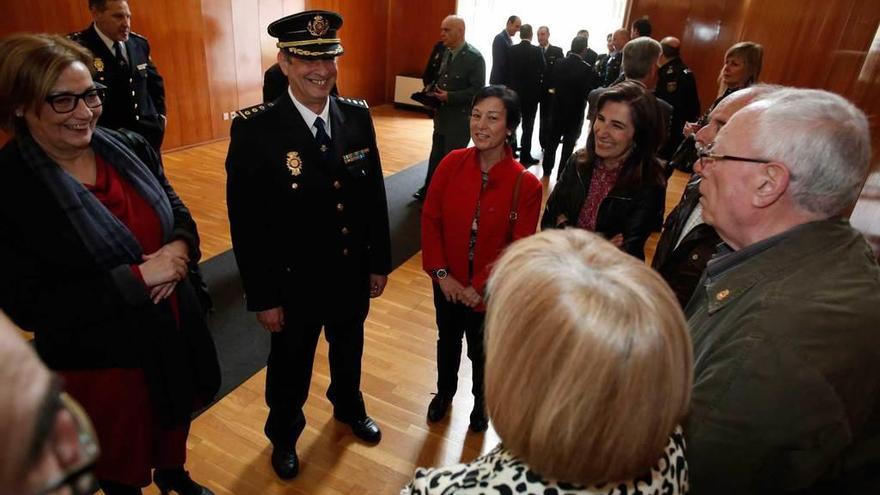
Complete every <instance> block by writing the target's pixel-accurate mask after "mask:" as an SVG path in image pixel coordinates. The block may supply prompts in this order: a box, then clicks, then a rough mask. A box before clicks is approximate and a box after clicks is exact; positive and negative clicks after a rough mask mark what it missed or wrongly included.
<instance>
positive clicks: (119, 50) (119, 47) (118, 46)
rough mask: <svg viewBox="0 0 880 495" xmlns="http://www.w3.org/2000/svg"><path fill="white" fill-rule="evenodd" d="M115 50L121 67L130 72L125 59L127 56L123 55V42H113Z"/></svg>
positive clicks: (117, 61)
mask: <svg viewBox="0 0 880 495" xmlns="http://www.w3.org/2000/svg"><path fill="white" fill-rule="evenodd" d="M113 51H114V52H115V55H116V63H117V64H119V68H120V69H122V70H123V71H125V72H128V62H126V61H125V57H123V56H122V42H121V41H117V42H116V43H114V44H113Z"/></svg>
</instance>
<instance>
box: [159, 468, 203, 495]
mask: <svg viewBox="0 0 880 495" xmlns="http://www.w3.org/2000/svg"><path fill="white" fill-rule="evenodd" d="M153 482H154V483H156V486H157V487H159V492H160V493H161V494H162V495H168V493H171V492H174V493H177V494H178V495H214V492H212V491H211V490H208V489H207V488H205V487H204V486H202V485H200V484H198V483H196V482H195V481H193V479H192V478H190V477H189V473H188V472H187V471H184V470H183V468H177V469H156V470H155V471H153Z"/></svg>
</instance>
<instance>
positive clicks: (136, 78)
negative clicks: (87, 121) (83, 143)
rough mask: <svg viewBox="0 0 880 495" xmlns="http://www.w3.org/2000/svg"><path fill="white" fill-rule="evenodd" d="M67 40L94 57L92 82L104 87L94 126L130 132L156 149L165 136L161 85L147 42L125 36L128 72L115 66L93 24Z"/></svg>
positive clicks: (112, 56) (113, 55) (111, 55)
mask: <svg viewBox="0 0 880 495" xmlns="http://www.w3.org/2000/svg"><path fill="white" fill-rule="evenodd" d="M69 37H70V39H72V40H73V41H76V42H77V43H79V44H81V45H82V46H84V47H86V48H88V49H89V50H90V51H91V52H92V54H94V56H95V61H94V64H93V65H94V71H95V72H94V73H95V81H96V82H99V83H101V84H103V85H105V86H107V99H106V100H105V101H104V105H103V112H102V113H101V118H100V119H98V125H100V126H102V127H108V128H110V129H119V128H121V127H124V128H126V129H131V130H133V131H136V132H138V133H139V134H141V135H143V136H144V137H145V138H147V141H149V142H150V144H151V145H153V147H154V148H156V149H159V146H160V145H161V144H162V139H163V137H164V136H165V120H164V115H166V110H165V84H164V82H163V81H162V76H160V75H159V71H158V70H157V69H156V66H155V65H154V64H153V61H152V59H150V44H149V43H148V42H147V39H146V38H144V37H143V36H141V35H139V34H137V33H131V34H130V35H129V37H128V40H127V41H125V42H124V44H125V51H126V52H128V69H127V70H123V69H122V68H121V67H120V66H119V65H118V64H117V63H116V55H115V54H114V53H113V52H111V51H110V50H109V49H108V48H107V45H105V44H104V41H103V40H101V38H100V37H99V36H98V33H97V31H95V26H94V24H93V25H91V26H89V27H88V29H85V30H84V31H80V32H77V33H72V34H70V35H69ZM160 115H161V116H163V117H160Z"/></svg>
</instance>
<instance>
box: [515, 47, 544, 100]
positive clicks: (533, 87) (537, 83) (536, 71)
mask: <svg viewBox="0 0 880 495" xmlns="http://www.w3.org/2000/svg"><path fill="white" fill-rule="evenodd" d="M507 68H508V81H509V83H510V84H509V86H510V88H511V89H513V90H514V91H516V92H517V94H519V97H520V100H522V101H534V102H537V101H538V100H539V99H540V97H541V74H543V73H544V57H543V55H542V54H541V49H540V48H539V47H537V46H534V45H532V44H531V43H530V42H529V41H528V40H523V41H521V42H519V44H516V45H513V46H512V47H510V51H509V52H508V53H507Z"/></svg>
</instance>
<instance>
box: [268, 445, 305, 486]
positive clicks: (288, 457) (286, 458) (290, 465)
mask: <svg viewBox="0 0 880 495" xmlns="http://www.w3.org/2000/svg"><path fill="white" fill-rule="evenodd" d="M272 469H274V470H275V474H277V475H278V477H279V478H281V479H283V480H289V479H293V478H296V475H297V474H299V457H297V456H296V449H295V448H290V449H286V448H279V447H275V448H273V449H272Z"/></svg>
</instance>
